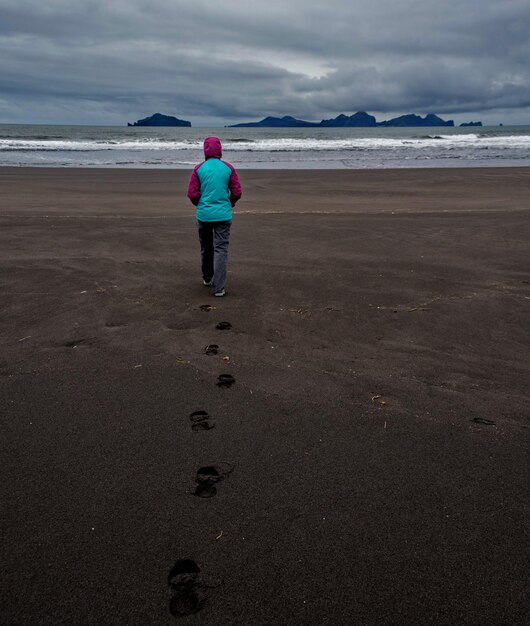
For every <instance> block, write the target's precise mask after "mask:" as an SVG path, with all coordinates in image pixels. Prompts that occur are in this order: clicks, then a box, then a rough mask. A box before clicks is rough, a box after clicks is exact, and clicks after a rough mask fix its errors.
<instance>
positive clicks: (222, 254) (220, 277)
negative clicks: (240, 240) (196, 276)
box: [197, 220, 232, 292]
mask: <svg viewBox="0 0 530 626" xmlns="http://www.w3.org/2000/svg"><path fill="white" fill-rule="evenodd" d="M231 225H232V222H231V221H227V222H201V221H200V220H197V227H198V229H199V241H200V243H201V270H202V277H203V279H204V280H206V281H208V282H209V281H210V280H212V279H213V282H212V286H213V290H214V292H216V291H221V290H222V289H224V288H225V283H226V266H227V264H228V240H229V238H230V226H231Z"/></svg>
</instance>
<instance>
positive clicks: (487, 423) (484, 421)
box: [472, 417, 495, 426]
mask: <svg viewBox="0 0 530 626" xmlns="http://www.w3.org/2000/svg"><path fill="white" fill-rule="evenodd" d="M472 421H473V422H475V424H483V425H484V426H495V422H493V421H492V420H487V419H485V418H484V417H474V418H473V420H472Z"/></svg>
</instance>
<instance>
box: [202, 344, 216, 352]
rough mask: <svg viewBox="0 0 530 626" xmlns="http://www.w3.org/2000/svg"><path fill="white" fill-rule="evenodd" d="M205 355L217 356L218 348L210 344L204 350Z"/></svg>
mask: <svg viewBox="0 0 530 626" xmlns="http://www.w3.org/2000/svg"><path fill="white" fill-rule="evenodd" d="M204 351H205V352H206V354H217V352H218V351H219V346H218V345H217V344H216V343H210V344H208V345H207V346H206V348H204Z"/></svg>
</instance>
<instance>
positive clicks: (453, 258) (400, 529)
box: [0, 168, 530, 626]
mask: <svg viewBox="0 0 530 626" xmlns="http://www.w3.org/2000/svg"><path fill="white" fill-rule="evenodd" d="M188 176H189V172H185V171H168V170H165V171H164V170H125V169H121V170H119V169H115V170H90V169H86V170H82V169H71V170H68V169H39V168H34V169H24V168H3V169H0V189H1V195H0V268H1V272H2V277H1V286H0V316H1V317H0V324H1V326H0V328H1V330H0V341H1V346H2V350H1V354H0V402H1V405H0V406H1V415H2V417H1V423H2V437H1V443H0V445H1V459H2V482H1V499H2V502H1V505H2V506H1V510H2V512H1V536H2V543H3V556H2V576H1V579H2V583H1V607H0V609H1V610H0V616H1V617H0V622H1V623H2V624H6V625H7V624H9V625H20V626H26V625H28V624H54V625H55V624H65V625H73V624H86V625H92V624H94V625H96V624H124V625H125V624H134V625H138V626H146V625H153V626H155V625H156V626H159V625H162V624H172V623H175V619H177V620H178V621H180V622H181V623H183V624H186V623H189V624H195V623H196V624H204V625H247V624H252V625H278V624H296V625H298V624H329V625H345V626H346V625H353V624H366V625H391V624H418V625H420V624H421V625H423V624H455V625H459V626H460V625H463V624H474V625H475V624H476V625H477V626H484V625H488V624H491V625H500V624H506V625H518V624H521V625H522V624H524V623H527V622H526V620H527V618H528V615H527V613H526V597H525V591H526V589H527V578H528V577H527V555H526V554H525V547H526V545H527V539H528V535H527V532H526V530H525V511H526V510H527V508H526V506H527V487H528V477H529V472H528V417H529V415H530V386H529V380H530V359H529V347H530V337H529V329H530V271H529V270H530V245H529V241H530V168H513V169H508V168H506V169H486V168H484V169H465V170H464V169H461V170H457V169H447V170H434V169H433V170H426V169H423V170H399V171H396V170H385V171H346V170H344V171H278V172H277V171H245V170H242V171H241V172H240V177H241V181H242V184H243V189H244V196H243V200H242V201H241V202H240V203H239V204H238V205H237V210H236V213H235V216H234V225H233V230H232V238H231V248H230V260H229V282H228V285H227V297H226V298H224V299H220V298H213V297H212V296H211V294H210V292H209V290H208V289H206V288H205V287H203V285H202V281H201V276H200V272H199V250H198V242H197V238H196V229H195V222H194V210H193V207H192V206H191V204H190V203H189V202H188V201H187V199H186V187H187V180H188ZM201 305H211V306H212V307H214V308H213V309H212V310H201V308H200V307H201ZM205 308H207V307H205ZM222 321H226V322H230V324H231V328H230V329H228V330H218V329H217V328H216V325H217V324H218V323H219V322H222ZM209 344H216V345H218V353H217V354H209V355H207V354H206V353H205V350H204V348H205V346H207V345H209ZM222 374H229V375H231V376H233V377H234V379H235V384H233V385H231V386H221V387H219V386H218V385H217V382H218V377H219V375H222ZM198 411H204V412H205V413H207V414H208V415H207V416H205V415H203V414H199V415H194V416H192V413H196V412H198ZM203 418H204V419H203ZM201 468H202V469H201ZM197 481H199V482H197ZM197 488H198V490H199V494H200V495H201V496H211V497H198V496H196V495H194V492H195V490H196V489H197ZM179 615H182V617H181V619H180V618H179Z"/></svg>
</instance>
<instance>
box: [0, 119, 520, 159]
mask: <svg viewBox="0 0 530 626" xmlns="http://www.w3.org/2000/svg"><path fill="white" fill-rule="evenodd" d="M207 135H217V136H218V137H220V138H221V141H222V142H223V148H224V158H225V159H226V160H227V161H230V162H231V163H232V164H233V165H234V166H236V167H237V168H241V169H244V168H257V169H375V168H417V167H420V168H423V167H503V166H505V167H509V166H530V126H484V127H456V128H451V127H433V128H281V129H279V128H148V127H147V128H146V127H117V126H42V125H21V124H16V125H11V124H2V125H0V166H31V167H114V168H115V167H128V168H181V169H189V168H191V167H193V165H195V164H196V163H198V162H200V161H201V160H202V159H203V152H202V141H203V139H204V137H205V136H207Z"/></svg>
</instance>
